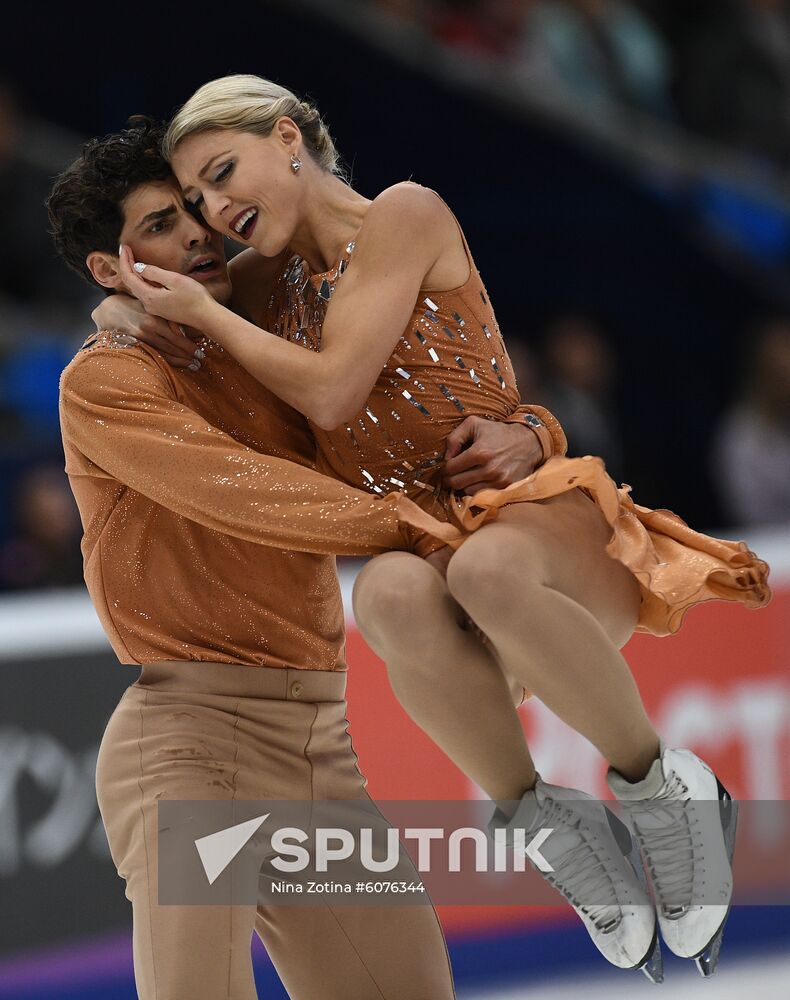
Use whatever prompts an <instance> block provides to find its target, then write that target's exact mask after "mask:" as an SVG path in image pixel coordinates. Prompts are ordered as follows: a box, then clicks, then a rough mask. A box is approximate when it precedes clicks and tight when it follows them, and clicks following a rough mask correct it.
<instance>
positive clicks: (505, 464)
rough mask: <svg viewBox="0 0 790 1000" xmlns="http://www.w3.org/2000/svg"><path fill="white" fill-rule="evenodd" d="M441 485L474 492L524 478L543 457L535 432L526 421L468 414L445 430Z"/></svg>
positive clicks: (470, 494)
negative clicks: (446, 432)
mask: <svg viewBox="0 0 790 1000" xmlns="http://www.w3.org/2000/svg"><path fill="white" fill-rule="evenodd" d="M444 457H445V466H444V473H443V479H442V485H443V486H445V487H447V488H449V489H453V490H458V491H464V492H466V493H467V494H468V495H469V496H474V495H475V493H478V492H479V491H480V490H483V489H486V488H488V487H496V488H499V489H501V488H502V487H504V486H509V485H510V484H511V483H515V482H517V481H518V480H519V479H525V478H526V477H527V476H528V475H530V473H532V472H533V471H534V470H535V469H536V468H537V466H538V465H540V464H541V462H542V461H543V449H542V448H541V445H540V441H539V440H538V436H537V434H535V432H534V431H533V430H531V429H530V428H529V426H528V425H527V424H504V423H499V422H497V421H495V420H486V418H485V417H476V416H471V417H467V418H466V420H464V421H463V423H461V424H459V425H458V427H456V428H455V430H454V431H452V433H450V434H448V436H447V441H446V449H445V455H444Z"/></svg>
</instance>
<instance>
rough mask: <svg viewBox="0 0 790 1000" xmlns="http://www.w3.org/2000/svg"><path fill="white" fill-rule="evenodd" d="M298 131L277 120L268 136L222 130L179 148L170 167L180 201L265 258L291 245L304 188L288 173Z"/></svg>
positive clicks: (192, 138)
mask: <svg viewBox="0 0 790 1000" xmlns="http://www.w3.org/2000/svg"><path fill="white" fill-rule="evenodd" d="M298 138H299V130H298V129H297V128H296V126H295V125H292V123H291V124H289V121H288V120H286V119H280V121H279V122H278V123H277V125H276V126H275V128H274V130H273V131H272V133H271V135H268V136H265V137H263V136H258V135H252V134H250V133H249V132H237V131H232V130H221V131H215V132H206V133H203V134H200V135H191V136H188V137H187V138H186V139H184V140H183V141H182V142H180V143H179V144H178V146H177V147H176V150H175V152H174V154H173V159H172V167H173V171H174V173H175V175H176V177H177V178H178V181H179V183H180V185H181V188H182V191H183V193H184V197H185V198H186V199H187V201H189V202H191V203H192V204H193V205H196V207H197V208H199V210H200V212H201V213H202V215H203V218H204V219H205V220H206V222H208V224H209V225H210V226H212V227H213V228H214V229H216V230H218V231H219V232H221V233H223V234H224V235H225V236H229V237H230V238H231V239H233V240H236V241H237V242H238V243H241V244H243V245H244V246H251V247H254V248H255V249H256V250H257V251H258V253H260V254H262V255H263V256H264V257H275V256H277V255H278V254H279V253H280V252H281V251H282V250H284V249H285V248H286V247H287V246H288V245H289V244H290V242H291V238H292V236H293V234H294V232H295V230H296V226H297V222H298V219H299V211H300V204H301V197H302V194H303V192H304V183H303V182H302V183H301V184H300V183H299V181H300V180H301V178H299V177H297V175H295V174H294V172H293V170H292V169H291V152H292V151H294V152H296V155H297V156H298V155H299V150H298Z"/></svg>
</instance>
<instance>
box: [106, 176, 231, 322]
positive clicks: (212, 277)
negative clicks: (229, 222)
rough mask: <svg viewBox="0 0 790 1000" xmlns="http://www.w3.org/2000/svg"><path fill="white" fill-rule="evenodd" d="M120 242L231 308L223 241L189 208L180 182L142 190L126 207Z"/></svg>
mask: <svg viewBox="0 0 790 1000" xmlns="http://www.w3.org/2000/svg"><path fill="white" fill-rule="evenodd" d="M122 208H123V214H124V226H123V229H122V230H121V239H120V242H121V243H124V244H127V245H128V246H130V247H131V249H132V254H133V255H134V259H135V260H139V261H143V262H144V263H146V264H153V265H155V266H156V267H161V268H164V269H165V270H167V271H177V272H179V273H180V274H187V275H189V277H190V278H194V279H195V280H196V281H199V282H200V283H201V284H203V285H205V286H206V290H207V291H208V292H210V294H211V295H212V297H213V298H215V299H216V300H217V302H220V303H222V304H223V305H226V304H227V303H228V301H229V300H230V293H231V286H230V278H229V277H228V265H227V262H226V260H225V247H224V245H223V242H222V236H221V235H220V234H219V233H217V232H215V231H214V230H213V229H209V227H208V226H206V225H205V224H203V223H201V222H200V221H199V220H198V219H196V218H195V216H194V215H193V214H191V213H190V212H189V211H187V209H186V208H185V207H184V199H183V196H182V194H181V191H180V189H179V187H178V184H177V182H176V181H175V179H172V180H165V181H153V182H151V183H150V184H141V185H140V186H139V187H137V188H135V189H134V191H132V192H131V194H129V195H127V196H126V198H124V201H123V205H122Z"/></svg>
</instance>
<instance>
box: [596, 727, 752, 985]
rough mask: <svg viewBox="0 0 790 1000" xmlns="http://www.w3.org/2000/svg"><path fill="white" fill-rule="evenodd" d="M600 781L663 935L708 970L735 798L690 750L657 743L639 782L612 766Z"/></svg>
mask: <svg viewBox="0 0 790 1000" xmlns="http://www.w3.org/2000/svg"><path fill="white" fill-rule="evenodd" d="M607 781H608V783H609V787H610V788H611V790H612V792H613V793H614V794H615V795H616V796H617V798H618V799H619V800H620V803H621V805H622V807H623V810H624V812H625V814H626V818H627V820H628V822H629V823H630V825H631V827H632V829H633V832H634V834H635V836H636V839H637V841H638V842H639V845H640V847H641V849H642V854H643V856H644V859H645V865H646V867H647V870H648V871H649V873H650V880H651V882H652V885H653V892H654V895H655V899H656V907H657V910H658V922H659V925H660V927H661V933H662V936H663V938H664V941H665V942H666V944H667V946H668V947H669V948H670V949H671V950H672V951H673V952H674V953H675V954H676V955H679V956H680V957H681V958H693V959H694V960H695V961H696V965H697V968H698V969H699V971H700V972H701V973H702V975H703V976H706V977H707V976H710V975H712V974H713V972H714V971H715V969H716V964H717V962H718V958H719V949H720V947H721V939H722V934H723V931H724V923H725V921H726V920H727V917H728V915H729V912H730V902H731V899H732V856H733V852H734V849H735V829H736V824H737V819H738V803H737V802H733V800H732V798H731V797H730V795H729V794H728V792H727V790H726V789H725V788H724V786H723V785H722V784H721V782H720V781H719V780H718V778H717V777H716V775H715V774H714V773H713V771H712V770H711V769H710V768H709V767H708V765H707V764H706V763H705V762H704V761H702V760H700V758H699V757H697V755H696V754H695V753H692V751H691V750H675V749H670V748H668V747H666V746H665V744H664V742H663V741H661V752H660V756H659V757H658V759H657V760H656V761H655V762H654V763H653V765H652V767H651V768H650V770H649V771H648V773H647V775H646V776H645V777H644V778H643V779H642V780H641V781H637V782H629V781H626V780H625V778H623V776H622V775H621V774H619V772H617V771H615V770H614V768H610V769H609V772H608V774H607Z"/></svg>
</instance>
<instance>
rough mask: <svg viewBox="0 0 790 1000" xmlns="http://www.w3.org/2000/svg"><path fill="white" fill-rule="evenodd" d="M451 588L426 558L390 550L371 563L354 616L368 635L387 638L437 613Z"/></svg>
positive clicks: (356, 595) (360, 582) (360, 579)
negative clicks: (448, 589)
mask: <svg viewBox="0 0 790 1000" xmlns="http://www.w3.org/2000/svg"><path fill="white" fill-rule="evenodd" d="M446 595H447V588H446V586H445V583H444V581H443V580H442V578H441V576H440V575H439V573H437V571H436V570H435V569H434V568H433V567H432V566H431V565H430V564H429V563H427V562H425V560H424V559H421V558H420V557H419V556H414V555H411V554H410V553H407V552H387V553H385V554H384V555H382V556H377V557H376V558H375V559H372V560H371V561H370V562H369V563H367V564H366V565H365V566H364V567H363V569H362V570H361V571H360V573H359V574H358V576H357V579H356V581H355V583H354V590H353V594H352V605H353V609H354V618H355V620H356V623H357V626H358V627H359V629H360V631H361V632H362V634H363V635H364V636H365V638H368V633H369V634H372V635H376V636H378V637H379V638H384V637H385V636H387V635H390V634H391V635H396V636H397V635H400V636H401V637H402V636H403V634H404V629H408V630H413V629H414V628H415V627H419V625H420V623H421V622H422V621H423V620H426V621H427V620H429V619H430V617H431V615H432V614H433V615H435V614H436V613H437V610H438V606H439V603H440V602H441V601H443V600H445V599H446Z"/></svg>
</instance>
